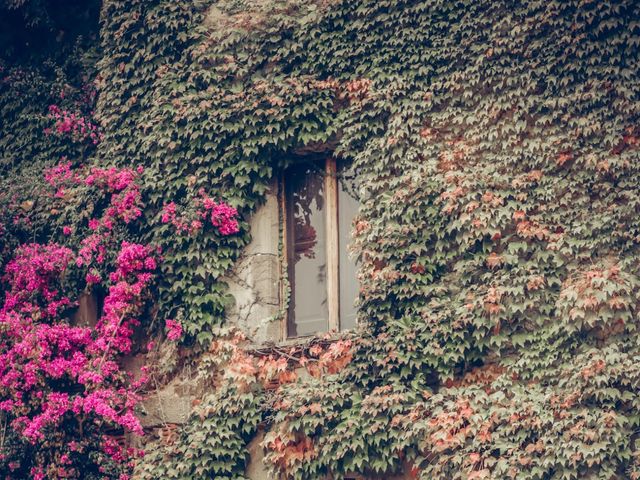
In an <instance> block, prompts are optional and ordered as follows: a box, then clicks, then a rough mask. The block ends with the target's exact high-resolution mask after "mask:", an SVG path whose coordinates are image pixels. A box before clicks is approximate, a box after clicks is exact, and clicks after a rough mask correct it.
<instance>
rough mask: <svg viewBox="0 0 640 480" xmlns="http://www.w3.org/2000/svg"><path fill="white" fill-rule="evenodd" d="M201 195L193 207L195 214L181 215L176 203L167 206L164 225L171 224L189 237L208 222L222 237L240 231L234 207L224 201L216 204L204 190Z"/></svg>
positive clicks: (163, 214) (165, 207) (163, 219)
mask: <svg viewBox="0 0 640 480" xmlns="http://www.w3.org/2000/svg"><path fill="white" fill-rule="evenodd" d="M199 193H200V198H198V199H197V200H196V201H195V202H194V203H193V206H192V209H193V210H194V211H193V212H185V213H184V214H183V215H179V214H178V213H177V206H176V204H175V202H169V203H167V204H165V205H164V207H163V209H162V213H161V217H160V219H161V221H162V223H171V224H172V225H173V226H174V227H175V228H176V230H177V231H178V232H179V233H187V234H189V235H191V234H194V233H195V232H197V231H199V230H200V229H202V227H203V225H205V224H206V222H207V220H208V221H209V222H210V223H211V225H213V226H214V227H215V228H216V230H217V231H218V233H220V235H223V236H228V235H233V234H236V233H238V232H239V231H240V225H239V223H238V211H237V210H236V209H235V208H234V207H232V206H230V205H229V204H227V203H225V202H222V201H221V202H216V201H215V200H213V199H212V198H210V197H208V196H207V195H206V194H205V193H204V191H202V190H201V191H200V192H199Z"/></svg>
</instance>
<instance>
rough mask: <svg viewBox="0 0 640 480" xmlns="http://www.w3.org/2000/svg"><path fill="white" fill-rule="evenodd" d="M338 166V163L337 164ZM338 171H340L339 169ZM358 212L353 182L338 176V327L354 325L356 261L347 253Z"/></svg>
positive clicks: (356, 291) (356, 282)
mask: <svg viewBox="0 0 640 480" xmlns="http://www.w3.org/2000/svg"><path fill="white" fill-rule="evenodd" d="M338 167H340V165H338ZM339 173H340V171H339ZM357 213H358V200H356V198H355V184H354V182H353V181H352V180H350V179H348V178H340V181H339V185H338V235H339V239H340V240H339V241H340V245H339V249H340V329H341V330H345V329H348V328H354V327H355V326H356V308H355V301H356V299H357V298H358V289H359V286H358V280H357V276H356V262H355V260H354V259H352V258H351V255H349V244H350V243H351V230H352V222H353V219H354V218H355V216H356V214H357Z"/></svg>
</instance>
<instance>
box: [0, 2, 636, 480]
mask: <svg viewBox="0 0 640 480" xmlns="http://www.w3.org/2000/svg"><path fill="white" fill-rule="evenodd" d="M638 18H640V7H639V6H638V4H637V2H634V1H632V0H617V1H614V2H597V1H589V0H587V1H578V0H568V1H542V0H533V1H527V2H506V1H488V0H459V1H456V2H448V1H441V0H401V1H398V0H359V1H347V0H344V1H327V0H325V1H320V0H318V1H312V0H299V1H286V0H273V1H265V2H247V1H242V0H222V1H218V2H215V3H213V4H209V3H208V2H205V1H200V0H194V1H193V2H172V1H169V0H152V1H149V0H144V1H142V0H135V1H124V0H117V1H116V0H113V1H108V2H105V5H104V7H103V11H102V28H101V39H102V40H101V42H102V44H101V48H102V51H103V52H104V55H103V56H102V59H101V60H100V62H99V64H98V70H99V85H98V87H99V98H98V108H97V115H98V117H99V118H100V121H101V124H102V128H103V131H104V134H105V139H104V141H103V142H101V143H100V145H99V146H98V150H97V154H96V155H95V157H94V158H95V159H96V161H99V162H101V163H108V164H118V165H132V164H143V165H145V167H146V170H145V173H144V174H143V183H144V185H143V195H144V198H145V202H146V210H147V211H146V212H145V217H146V218H153V217H155V218H156V219H157V218H158V217H159V215H160V211H161V208H162V206H163V205H164V204H166V203H168V202H171V201H174V202H176V203H177V204H179V205H181V206H188V205H189V204H191V202H192V201H193V200H194V199H195V198H196V197H197V196H198V195H199V193H198V192H199V190H200V189H205V191H207V192H217V193H216V194H219V195H220V196H221V197H222V198H223V199H224V200H225V201H227V202H229V203H230V204H231V205H233V206H234V207H237V208H238V210H239V211H240V213H241V214H242V215H243V216H245V218H246V215H248V214H250V213H251V212H252V211H253V210H254V209H255V208H256V206H257V205H258V204H259V203H260V201H261V200H262V198H263V196H264V194H265V192H266V190H267V188H268V185H269V180H270V178H271V177H272V176H273V175H274V174H277V172H278V171H279V168H280V167H282V166H283V164H284V163H285V162H286V158H287V156H290V155H291V154H292V152H294V151H295V150H296V149H298V148H300V147H305V146H306V147H312V146H317V145H318V144H331V145H336V147H335V148H336V150H335V151H336V154H337V155H340V156H342V157H344V158H346V159H348V160H351V161H352V164H353V170H354V172H355V173H356V174H357V175H358V179H359V183H360V185H361V197H362V198H361V205H362V207H361V211H360V214H359V218H358V220H357V222H356V224H355V227H354V237H355V246H356V249H357V251H358V253H359V259H360V265H361V267H360V274H361V290H362V291H361V299H360V319H361V321H362V323H364V327H363V328H362V330H361V331H358V332H357V333H356V335H357V337H358V338H357V339H354V348H353V360H352V361H351V363H350V364H349V365H348V366H347V367H346V368H345V369H344V370H342V371H341V372H340V373H338V374H336V375H328V376H324V377H322V378H320V379H315V378H311V379H305V378H302V379H300V380H298V381H297V382H295V383H292V384H289V385H287V386H285V387H281V388H279V389H278V390H276V392H275V393H274V394H273V396H274V398H273V399H271V401H270V402H266V403H263V402H262V400H260V398H261V397H262V393H258V392H259V390H260V389H256V390H255V391H254V390H252V391H251V392H247V391H244V390H243V389H239V390H238V389H237V388H238V387H234V386H233V385H229V386H226V387H224V388H222V389H221V390H220V391H219V392H218V393H216V394H215V395H214V396H213V397H210V398H209V399H208V400H207V401H206V402H204V403H203V404H202V405H201V406H199V407H198V409H197V411H196V412H195V413H194V415H193V417H192V418H191V420H190V421H189V423H188V425H187V426H186V427H185V429H184V431H183V432H182V433H181V434H180V437H179V440H178V442H177V443H176V444H175V445H172V446H170V448H168V449H163V448H158V449H157V450H153V453H151V454H149V455H148V456H147V459H146V460H145V462H144V463H143V464H141V465H140V471H141V472H142V473H141V475H145V476H146V477H145V478H161V477H165V476H168V477H169V478H194V475H195V476H196V478H197V476H198V475H203V476H207V475H208V476H213V477H214V478H240V477H241V476H242V471H243V468H244V459H245V446H246V444H247V442H248V441H249V439H250V437H251V436H252V435H253V434H254V433H255V431H256V430H257V425H258V423H259V422H260V421H261V419H262V418H266V419H267V420H268V423H267V424H266V425H265V426H264V427H265V429H266V430H267V432H266V434H265V442H264V444H263V445H264V448H265V451H266V460H267V462H268V464H269V466H270V468H271V471H272V474H273V476H274V477H277V476H279V477H281V478H292V479H317V478H319V477H320V476H322V475H331V476H333V477H334V478H341V477H343V476H344V475H346V474H348V473H362V474H364V475H369V476H375V475H379V476H382V477H383V478H384V476H385V475H388V474H390V473H393V472H398V471H400V470H401V469H402V468H403V466H404V465H405V464H409V465H411V466H413V467H414V469H413V470H412V471H413V473H414V474H415V476H421V478H429V479H436V480H437V479H448V478H460V479H473V478H518V479H551V478H567V479H569V478H603V479H604V478H607V479H611V478H620V479H622V478H632V479H633V478H639V477H640V458H639V455H640V454H639V453H638V445H637V443H638V438H637V431H638V423H639V418H640V403H639V399H638V391H639V387H640V385H639V375H638V364H639V361H638V360H640V348H639V347H638V343H637V328H638V322H639V318H638V303H637V297H638V282H639V275H640V271H639V265H640V263H639V262H638V258H639V257H640V250H639V244H640V215H638V212H639V211H640V203H639V202H640V183H639V182H638V178H640V170H639V168H640V161H639V160H640V158H639V157H640V155H639V148H640V128H639V124H640V123H639V122H640V75H638V72H639V71H640V58H639V51H640V48H639V47H640V23H638ZM37 85H38V83H37V81H36V80H34V81H33V82H31V81H30V82H28V85H27V86H25V91H27V92H32V94H33V95H42V94H43V92H45V91H47V90H46V89H43V88H38V87H37ZM3 88H5V87H3ZM2 93H3V95H2V105H1V106H0V108H2V114H3V119H4V118H5V115H6V116H7V117H8V118H14V119H16V122H17V123H11V124H9V126H6V125H5V124H3V127H2V128H3V129H4V130H3V132H2V133H3V135H2V136H1V137H0V138H1V140H0V142H1V143H0V146H1V147H2V157H1V161H2V165H3V168H4V166H5V165H8V166H15V165H17V164H18V163H20V168H21V169H22V168H25V169H26V168H27V166H26V165H25V164H24V162H20V158H21V157H20V156H19V155H18V153H17V152H22V153H24V155H25V156H24V158H29V159H34V161H35V159H42V162H46V161H48V160H49V159H51V157H53V156H58V155H63V154H66V155H86V154H85V153H73V152H64V151H63V150H62V148H66V147H63V146H50V145H49V144H47V145H45V146H41V144H40V143H39V142H41V141H42V139H35V140H34V141H32V142H30V141H26V142H25V144H24V145H23V148H24V150H21V149H14V146H19V145H21V144H20V142H21V139H23V138H25V137H22V136H21V134H20V132H26V134H27V135H32V136H35V132H36V131H40V129H41V128H43V127H44V123H43V122H44V120H43V113H46V112H44V110H43V107H42V103H41V102H40V101H39V102H38V103H37V104H36V102H33V103H32V102H31V101H29V100H28V99H25V98H15V97H16V95H10V94H5V91H3V92H2ZM42 101H44V102H45V103H46V101H48V100H45V99H43V100H42ZM16 102H17V103H16ZM19 102H22V103H19ZM38 122H41V123H40V124H39V123H38ZM14 127H15V129H13V128H14ZM11 129H13V130H11ZM5 131H6V132H8V133H5ZM29 132H31V133H29ZM7 135H10V136H7ZM5 139H6V141H5ZM7 152H9V153H7ZM22 153H21V154H22ZM47 157H48V158H47ZM38 161H40V160H38ZM25 171H26V170H25ZM42 224H43V225H45V227H46V228H50V226H47V225H49V224H48V223H47V222H46V221H43V223H42ZM45 227H43V228H45ZM247 228H248V225H247V224H246V222H245V223H243V224H242V232H243V233H242V234H241V235H238V236H231V237H220V236H217V235H216V234H215V232H214V233H207V234H199V235H195V236H180V235H177V234H176V232H175V231H173V230H172V229H171V226H170V225H167V224H162V223H161V222H159V221H154V222H152V223H149V224H145V225H141V227H140V232H139V235H140V237H142V239H144V240H145V241H149V242H154V243H157V244H160V245H162V246H163V247H164V252H165V262H164V265H163V268H164V272H163V273H164V275H163V284H162V285H161V286H160V296H159V305H158V306H159V314H160V315H163V316H165V317H166V316H171V317H173V316H176V315H180V318H184V325H185V329H186V331H187V332H188V334H189V335H190V336H191V337H192V338H194V339H195V341H196V342H198V343H199V344H201V345H207V344H208V343H209V341H210V340H211V339H212V338H213V337H214V334H213V330H212V329H213V327H214V326H216V325H219V324H221V323H222V321H223V317H224V309H225V305H226V304H227V302H228V298H227V294H226V289H225V287H224V285H223V284H222V283H221V282H220V278H221V277H222V275H223V274H224V272H225V271H226V270H227V269H228V268H229V267H230V266H231V265H232V264H233V262H234V260H235V259H236V258H237V257H238V254H239V252H240V250H241V248H242V247H243V246H244V245H246V244H247V242H248V241H249V232H248V231H247ZM3 241H4V240H3ZM312 405H313V408H311V406H312ZM198 412H199V413H198ZM263 415H266V416H265V417H263ZM225 439H228V441H227V442H225ZM191 452H193V453H194V454H193V455H191V456H189V457H188V458H187V456H186V455H188V454H190V453H191ZM190 476H191V477H190Z"/></svg>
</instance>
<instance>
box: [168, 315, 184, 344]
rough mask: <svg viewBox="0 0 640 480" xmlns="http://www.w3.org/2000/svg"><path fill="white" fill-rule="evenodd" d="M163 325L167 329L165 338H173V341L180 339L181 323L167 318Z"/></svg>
mask: <svg viewBox="0 0 640 480" xmlns="http://www.w3.org/2000/svg"><path fill="white" fill-rule="evenodd" d="M165 327H166V329H167V338H168V339H169V340H173V341H174V342H175V341H177V340H180V337H182V325H181V324H180V323H179V322H176V321H175V320H172V319H170V318H168V319H167V320H166V321H165Z"/></svg>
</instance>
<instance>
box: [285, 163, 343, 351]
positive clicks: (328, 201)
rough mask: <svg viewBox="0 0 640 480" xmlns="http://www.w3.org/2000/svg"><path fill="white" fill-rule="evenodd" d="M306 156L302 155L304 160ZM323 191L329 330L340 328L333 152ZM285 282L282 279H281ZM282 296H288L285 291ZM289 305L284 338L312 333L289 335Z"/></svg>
mask: <svg viewBox="0 0 640 480" xmlns="http://www.w3.org/2000/svg"><path fill="white" fill-rule="evenodd" d="M304 160H305V159H304V158H303V159H302V161H304ZM323 175H324V192H325V221H326V237H327V238H326V255H327V310H328V319H327V320H328V331H329V332H331V331H334V332H338V331H340V247H339V246H340V243H339V242H340V238H339V226H338V170H337V160H336V158H335V157H333V156H332V155H327V156H326V158H325V160H324V172H323ZM285 182H286V175H285V174H284V173H283V174H282V175H281V182H280V188H279V191H280V210H281V213H282V245H283V251H282V253H283V257H284V258H285V259H286V262H287V264H288V262H289V261H290V255H289V254H290V252H289V248H290V244H289V225H288V224H287V218H288V216H287V199H286V186H285ZM280 274H281V276H282V278H287V280H288V281H291V280H290V279H289V277H288V271H287V268H281V272H280ZM281 284H283V282H281ZM290 293H291V290H290ZM280 298H285V295H284V292H282V294H281V295H280ZM290 305H291V302H289V305H283V308H284V307H286V312H285V315H284V318H283V320H282V323H281V325H282V327H281V333H282V339H283V340H284V341H295V340H299V339H304V338H310V337H313V335H311V336H306V335H303V336H290V335H289V331H288V330H289V327H288V325H289V319H290V316H291V315H292V314H293V312H291V308H290Z"/></svg>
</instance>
